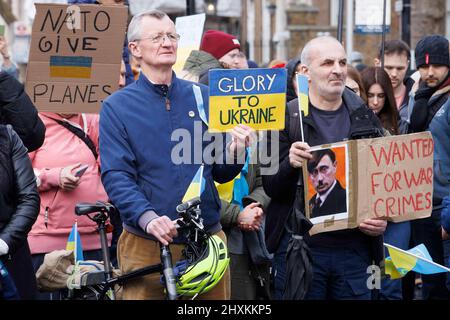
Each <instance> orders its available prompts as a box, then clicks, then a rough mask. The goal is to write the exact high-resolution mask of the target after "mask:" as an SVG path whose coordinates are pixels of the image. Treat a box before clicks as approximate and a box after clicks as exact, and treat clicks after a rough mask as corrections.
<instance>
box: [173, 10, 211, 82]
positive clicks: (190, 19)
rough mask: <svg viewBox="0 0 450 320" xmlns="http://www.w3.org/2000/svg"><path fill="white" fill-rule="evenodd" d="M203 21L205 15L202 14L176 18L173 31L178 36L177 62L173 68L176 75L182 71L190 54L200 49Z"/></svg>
mask: <svg viewBox="0 0 450 320" xmlns="http://www.w3.org/2000/svg"><path fill="white" fill-rule="evenodd" d="M205 19H206V15H205V14H204V13H201V14H194V15H191V16H184V17H178V18H176V19H175V29H176V30H177V33H178V34H179V35H180V41H179V42H178V50H177V62H176V63H175V65H174V66H173V70H174V71H175V72H176V73H179V72H180V71H181V70H183V67H184V63H185V62H186V60H187V58H188V57H189V55H190V54H191V51H192V50H198V49H199V48H200V43H201V41H202V35H203V27H204V25H205Z"/></svg>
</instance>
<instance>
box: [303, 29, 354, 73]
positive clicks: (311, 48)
mask: <svg viewBox="0 0 450 320" xmlns="http://www.w3.org/2000/svg"><path fill="white" fill-rule="evenodd" d="M329 45H335V46H338V47H340V48H342V50H344V51H345V49H344V47H343V46H342V44H341V43H340V42H339V41H337V39H336V38H333V37H331V36H321V37H317V38H314V39H312V40H309V41H308V42H307V43H306V44H305V46H304V47H303V50H302V53H301V55H300V61H301V62H302V64H304V65H307V66H309V65H310V64H311V60H312V57H314V56H316V52H317V51H322V50H323V49H324V48H325V47H328V46H329Z"/></svg>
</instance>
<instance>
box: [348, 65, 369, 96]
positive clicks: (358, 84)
mask: <svg viewBox="0 0 450 320" xmlns="http://www.w3.org/2000/svg"><path fill="white" fill-rule="evenodd" d="M345 85H346V86H347V87H348V88H350V89H352V90H353V91H355V93H356V94H357V95H358V96H360V97H361V99H363V100H364V101H367V95H366V90H365V89H364V86H363V83H362V80H361V74H360V73H359V71H358V70H356V68H355V67H354V66H352V65H350V64H348V65H347V79H346V80H345Z"/></svg>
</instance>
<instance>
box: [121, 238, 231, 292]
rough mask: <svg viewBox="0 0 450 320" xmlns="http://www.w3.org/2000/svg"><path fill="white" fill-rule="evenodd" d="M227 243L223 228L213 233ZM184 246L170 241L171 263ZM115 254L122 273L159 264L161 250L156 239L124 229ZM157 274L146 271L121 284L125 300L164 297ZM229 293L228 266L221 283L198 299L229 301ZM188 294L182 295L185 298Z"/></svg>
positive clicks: (177, 257) (179, 257)
mask: <svg viewBox="0 0 450 320" xmlns="http://www.w3.org/2000/svg"><path fill="white" fill-rule="evenodd" d="M216 235H217V236H219V237H220V238H221V239H222V240H224V241H225V243H226V236H225V233H224V232H223V231H219V232H218V233H216ZM183 249H184V245H181V244H171V245H170V251H171V253H172V261H173V264H174V265H175V263H176V262H177V261H178V260H180V259H181V252H182V250H183ZM117 257H118V261H119V267H120V270H121V271H122V274H125V273H128V272H131V271H133V270H136V269H139V268H143V267H146V266H149V265H154V264H159V263H161V258H160V249H159V244H158V242H157V241H153V240H148V239H145V238H142V237H139V236H136V235H134V234H132V233H130V232H128V231H126V230H123V232H122V235H121V236H120V238H119V242H118V244H117ZM160 277H161V274H160V273H154V274H149V275H147V276H144V277H139V278H136V279H133V280H130V281H128V282H127V283H124V285H123V292H122V294H123V296H122V298H123V299H124V300H164V299H165V298H166V296H165V293H164V286H163V285H161V283H160V281H159V279H160ZM230 292H231V284H230V271H229V269H227V271H226V272H225V274H224V276H223V278H222V279H221V280H220V282H219V283H218V284H217V285H216V286H215V287H214V288H213V289H212V290H211V291H209V292H207V293H204V294H201V295H199V296H198V297H197V299H199V300H229V299H230ZM188 298H189V297H185V299H188Z"/></svg>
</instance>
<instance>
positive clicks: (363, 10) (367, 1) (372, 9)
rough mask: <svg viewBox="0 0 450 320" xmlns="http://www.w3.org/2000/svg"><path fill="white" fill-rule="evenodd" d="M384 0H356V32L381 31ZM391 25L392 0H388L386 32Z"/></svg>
mask: <svg viewBox="0 0 450 320" xmlns="http://www.w3.org/2000/svg"><path fill="white" fill-rule="evenodd" d="M383 2H384V1H383V0H355V32H358V33H381V32H382V30H383ZM390 27H391V0H386V32H389V31H390Z"/></svg>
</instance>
